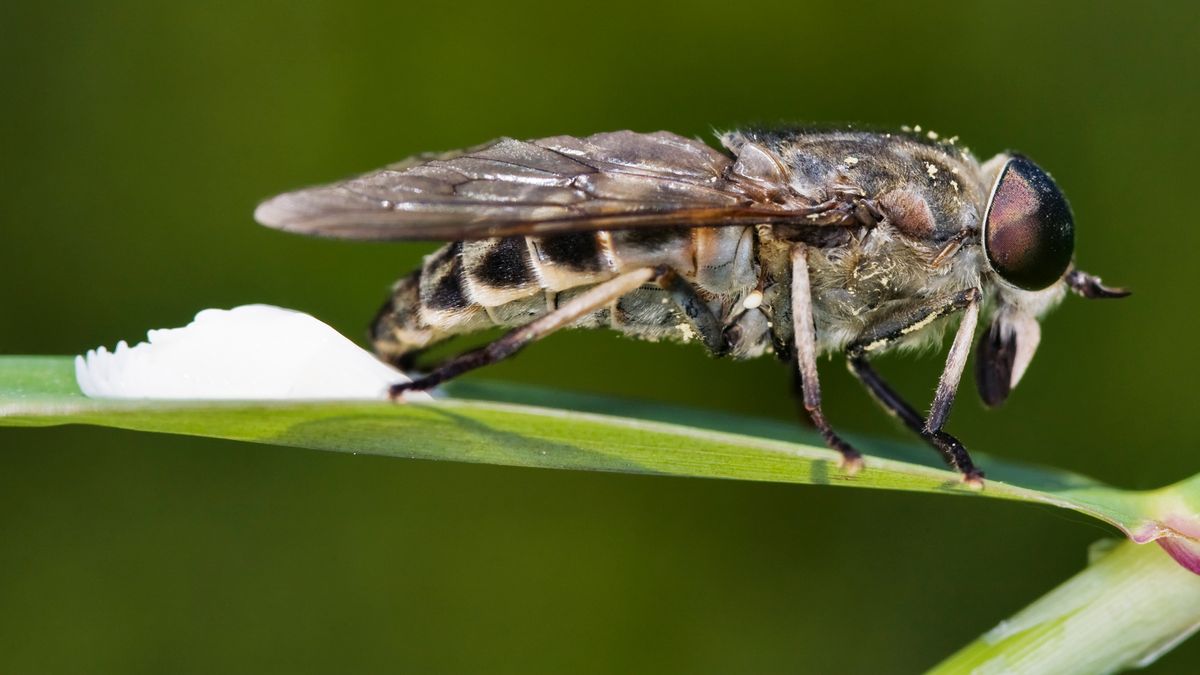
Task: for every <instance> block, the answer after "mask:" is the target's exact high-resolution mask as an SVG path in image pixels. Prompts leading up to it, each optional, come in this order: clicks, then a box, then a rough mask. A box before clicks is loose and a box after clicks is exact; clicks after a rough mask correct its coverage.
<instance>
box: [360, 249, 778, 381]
mask: <svg viewBox="0 0 1200 675" xmlns="http://www.w3.org/2000/svg"><path fill="white" fill-rule="evenodd" d="M659 265H665V266H668V267H670V268H672V269H674V270H675V271H676V272H677V273H678V274H680V275H681V276H683V277H684V278H685V279H688V280H690V281H692V282H693V283H696V284H697V286H698V287H700V288H701V290H702V291H703V292H706V293H708V294H711V295H713V296H714V297H719V296H723V295H726V294H728V293H732V292H734V290H735V288H740V289H744V288H746V287H748V286H751V285H753V284H754V283H755V278H754V276H755V274H754V264H753V230H752V228H699V229H687V228H643V229H635V230H626V231H618V232H605V231H600V232H571V233H564V234H554V235H544V236H528V237H523V236H513V237H503V238H498V239H482V240H476V241H465V242H455V243H452V244H447V245H446V246H444V247H442V248H441V249H439V250H438V251H436V252H434V253H433V254H431V255H429V256H427V257H426V258H425V261H424V263H423V264H422V266H421V269H420V270H418V271H417V272H414V273H413V274H412V275H410V276H409V277H406V278H404V279H402V280H400V281H399V282H397V284H396V285H395V286H394V287H393V290H392V297H391V298H390V300H389V301H388V302H387V303H386V304H385V305H384V307H383V308H382V309H381V310H380V313H379V315H378V316H377V317H376V320H375V324H374V325H373V328H372V336H373V338H374V340H375V348H376V351H377V352H379V353H380V355H382V356H385V357H389V358H397V357H401V356H403V355H404V354H406V353H409V352H412V351H414V350H417V349H421V348H423V347H426V346H429V345H431V344H433V343H435V342H438V341H440V340H442V339H445V338H447V337H450V336H453V335H458V334H462V333H469V332H474V331H478V330H483V329H487V328H492V327H496V326H501V327H514V326H521V325H524V324H526V323H529V322H530V321H533V320H534V319H536V318H537V317H539V316H542V315H543V314H545V313H547V312H549V311H552V310H554V309H555V308H556V307H558V306H559V305H560V304H561V303H563V302H566V301H567V300H569V299H570V298H571V297H573V296H574V295H576V294H578V293H581V292H583V291H584V290H586V289H587V288H589V287H591V286H594V285H595V284H598V283H601V282H603V281H605V280H607V279H610V278H612V277H614V276H616V275H617V274H619V273H621V272H624V271H628V270H632V269H636V268H640V267H654V266H659ZM683 323H685V322H683V321H682V319H681V317H680V316H679V315H678V310H676V309H675V308H674V306H673V305H672V304H671V303H670V302H669V300H668V298H667V296H666V294H665V293H664V292H663V291H661V290H659V289H657V288H650V287H646V288H642V289H639V290H637V291H634V292H633V293H630V294H628V295H626V296H624V297H622V298H621V299H620V300H619V301H618V302H616V303H614V304H613V305H612V306H610V307H604V308H599V309H598V310H597V311H596V312H593V313H592V314H590V315H588V316H585V317H583V318H582V319H580V320H579V321H577V322H576V324H575V325H576V326H579V327H600V326H611V327H613V328H616V329H618V330H621V331H622V332H625V333H628V334H630V335H633V336H635V337H644V338H648V339H660V338H662V337H672V338H675V339H683V340H686V339H690V338H691V337H692V336H691V335H689V334H688V331H687V329H685V328H681V324H683ZM672 331H675V332H672Z"/></svg>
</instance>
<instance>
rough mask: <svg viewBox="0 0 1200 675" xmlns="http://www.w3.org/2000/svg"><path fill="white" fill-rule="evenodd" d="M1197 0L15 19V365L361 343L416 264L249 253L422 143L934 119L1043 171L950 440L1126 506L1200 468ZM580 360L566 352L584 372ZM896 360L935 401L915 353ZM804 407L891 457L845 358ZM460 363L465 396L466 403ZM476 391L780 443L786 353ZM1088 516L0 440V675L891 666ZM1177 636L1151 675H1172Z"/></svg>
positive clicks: (677, 358)
mask: <svg viewBox="0 0 1200 675" xmlns="http://www.w3.org/2000/svg"><path fill="white" fill-rule="evenodd" d="M1198 66H1200V10H1197V8H1196V5H1195V4H1194V3H1185V2H1178V3H1168V2H1161V3H1145V4H1143V5H1142V6H1141V7H1139V8H1137V9H1134V8H1133V6H1132V5H1129V4H1123V3H1107V4H1102V3H1053V4H1051V3H1025V4H1020V5H1017V4H1012V3H963V2H941V3H921V4H918V5H914V4H910V3H881V4H878V5H875V4H874V3H849V2H842V3H823V4H814V3H808V2H780V3H775V4H769V3H761V2H754V1H752V0H744V1H742V2H738V3H722V2H709V3H694V4H683V3H680V4H663V5H661V6H660V5H656V4H654V3H648V2H626V1H624V0H610V1H609V2H604V3H601V2H590V3H556V4H554V5H553V6H551V5H543V4H541V3H525V2H485V3H465V2H454V3H400V2H383V1H371V0H339V1H336V2H335V1H333V0H327V1H323V2H322V1H310V2H305V1H299V2H298V1H295V0H293V1H290V2H283V1H278V2H199V3H155V2H145V3H139V2H131V1H128V0H115V1H111V2H106V3H99V2H92V3H87V2H76V3H18V2H9V3H4V6H3V7H0V74H2V80H0V81H2V82H3V106H0V170H2V172H3V173H2V175H0V178H2V180H0V233H2V235H3V236H2V237H0V302H2V307H3V310H2V311H3V314H2V317H3V318H2V319H0V353H10V354H11V353H17V354H20V353H52V354H71V353H76V352H79V351H81V350H84V349H86V348H89V347H92V346H95V345H99V344H106V345H110V346H111V345H112V344H113V343H115V342H116V341H117V340H119V339H136V338H139V337H141V336H142V335H143V333H144V331H145V330H146V329H147V328H152V327H162V326H177V325H182V324H184V323H186V322H187V321H188V320H189V319H190V318H191V316H192V315H193V314H194V313H195V312H196V311H197V310H199V309H201V308H204V307H229V306H233V305H238V304H244V303H249V302H267V303H274V304H279V305H284V306H288V307H295V308H298V309H303V310H305V311H308V312H311V313H313V314H315V315H317V316H319V317H322V318H323V319H325V320H327V321H329V322H330V323H332V324H333V325H335V326H336V327H338V328H339V329H341V330H342V331H343V332H345V333H347V334H349V335H352V336H356V337H359V336H362V335H363V330H364V328H365V325H366V323H367V321H368V320H369V318H370V317H371V315H372V313H373V312H374V310H375V309H376V307H377V306H378V304H379V302H380V301H381V300H382V298H383V297H384V293H385V289H386V288H387V286H388V284H389V283H390V282H391V281H392V280H393V279H394V278H396V277H398V276H399V275H400V274H402V273H405V272H407V271H408V270H409V269H410V268H412V267H413V266H414V265H416V264H417V262H418V261H419V259H420V257H421V255H422V254H423V253H425V252H428V251H429V250H431V249H432V245H387V244H369V243H349V242H332V241H318V240H309V239H304V238H300V237H294V236H289V235H286V234H282V233H278V232H273V231H268V230H266V229H263V228H260V227H257V226H256V225H255V224H254V223H253V221H252V220H251V212H252V210H253V207H254V205H255V203H256V202H257V200H259V199H260V198H262V197H265V196H268V195H271V194H273V193H276V192H279V191H282V190H285V189H290V188H294V187H298V186H301V185H305V184H309V183H314V182H324V181H329V180H332V179H336V178H339V177H342V176H345V175H348V174H352V173H355V172H359V171H363V170H366V169H370V168H373V167H376V166H378V165H382V164H384V163H387V162H390V161H394V160H397V159H399V158H402V157H404V156H406V155H408V154H411V153H414V152H418V151H425V150H438V149H449V148H455V147H461V146H465V145H471V144H475V143H478V142H481V141H484V140H486V139H489V138H492V137H495V136H499V135H510V136H516V137H537V136H546V135H552V134H560V133H571V134H587V133H591V132H595V131H602V130H612V129H622V128H632V129H635V130H641V131H650V130H655V129H660V128H663V129H670V130H673V131H676V132H679V133H682V134H685V135H700V136H704V137H706V138H709V137H710V131H711V129H713V128H714V127H716V128H728V127H731V126H734V125H737V124H741V123H749V122H772V121H777V120H787V121H801V122H842V121H857V122H863V123H868V124H872V125H881V126H885V127H894V126H899V125H900V124H905V123H908V124H912V123H919V124H922V125H924V126H925V127H926V128H933V129H937V130H938V131H940V132H942V133H944V134H958V135H960V136H961V137H962V138H963V139H964V140H965V141H966V142H967V143H968V144H969V145H970V146H971V147H972V148H973V149H974V150H975V151H976V152H977V153H978V154H980V155H982V156H989V155H991V154H993V153H995V152H997V151H1000V150H1003V149H1005V148H1010V147H1011V148H1016V149H1020V150H1022V151H1023V152H1025V153H1027V154H1029V155H1030V156H1032V157H1033V158H1035V159H1036V160H1037V161H1038V162H1039V163H1041V164H1042V165H1043V166H1045V167H1046V168H1048V169H1049V170H1050V171H1051V172H1052V173H1053V174H1054V175H1055V177H1056V178H1057V179H1058V181H1059V183H1060V185H1061V186H1062V187H1063V189H1064V190H1065V191H1066V193H1067V194H1068V196H1069V197H1070V198H1071V200H1072V204H1073V206H1074V209H1075V212H1076V216H1077V220H1078V228H1079V229H1078V241H1079V246H1078V260H1079V261H1080V263H1081V266H1083V267H1084V268H1085V269H1087V270H1089V271H1092V272H1095V273H1098V274H1102V275H1104V277H1105V279H1106V280H1107V281H1109V282H1112V283H1118V284H1128V285H1130V286H1132V287H1133V288H1134V289H1136V295H1135V296H1134V297H1133V298H1132V299H1131V300H1128V301H1124V302H1121V303H1086V302H1084V301H1082V300H1079V299H1068V301H1067V302H1066V303H1065V305H1064V306H1063V307H1062V308H1061V309H1060V310H1059V311H1058V312H1056V313H1055V314H1054V315H1053V316H1052V317H1051V318H1050V319H1049V320H1048V321H1047V322H1046V324H1045V328H1044V339H1043V342H1042V346H1041V349H1040V352H1039V354H1038V356H1037V358H1036V359H1035V361H1034V364H1033V367H1032V368H1031V369H1030V371H1029V373H1028V375H1027V376H1026V378H1025V380H1024V382H1023V383H1022V385H1021V387H1020V389H1019V390H1018V391H1017V392H1016V393H1015V395H1014V397H1013V398H1012V400H1011V401H1010V402H1009V404H1008V405H1007V406H1006V407H1005V408H1003V409H1001V410H998V411H991V412H985V411H984V410H983V409H982V407H981V405H980V404H979V403H978V402H977V399H976V397H975V396H974V392H973V384H972V383H967V388H965V389H964V391H965V392H967V393H966V394H965V395H964V396H963V397H962V399H961V403H960V405H959V407H958V408H957V409H956V411H955V415H954V418H953V420H952V423H951V429H952V430H953V431H955V432H956V433H957V434H958V435H959V436H960V437H961V438H963V439H965V440H966V441H967V444H968V446H969V447H971V448H974V449H977V450H980V451H985V452H989V453H994V454H996V455H1003V456H1005V457H1008V458H1012V459H1021V460H1030V461H1038V462H1046V463H1050V464H1054V465H1056V466H1061V467H1065V468H1069V469H1073V470H1076V471H1079V472H1082V473H1086V474H1090V475H1093V476H1096V477H1098V478H1101V479H1104V480H1107V481H1110V482H1113V483H1116V484H1118V485H1122V486H1127V487H1141V488H1148V487H1154V486H1159V485H1162V484H1165V483H1168V482H1171V481H1174V480H1177V479H1180V478H1183V477H1185V476H1187V475H1190V474H1192V473H1194V472H1195V471H1196V470H1197V469H1198V468H1200V466H1198V465H1200V462H1198V461H1197V455H1196V442H1195V440H1194V433H1193V432H1189V431H1188V428H1189V427H1188V426H1187V424H1188V423H1190V420H1191V419H1193V418H1192V416H1191V414H1192V413H1193V412H1194V410H1195V408H1194V404H1192V403H1188V401H1191V400H1193V399H1192V398H1191V397H1192V395H1193V391H1192V386H1193V382H1194V381H1195V379H1196V377H1197V369H1196V366H1195V360H1194V356H1193V355H1192V354H1191V353H1190V352H1186V353H1183V354H1179V353H1178V352H1179V351H1180V350H1179V345H1180V344H1183V343H1185V342H1186V341H1187V340H1188V336H1189V334H1191V333H1192V332H1194V331H1195V330H1196V328H1197V319H1196V314H1195V309H1194V292H1195V288H1196V284H1195V281H1194V280H1193V278H1192V276H1191V272H1189V271H1187V270H1189V269H1191V268H1192V264H1193V260H1192V258H1191V256H1192V254H1193V252H1194V251H1195V250H1196V249H1197V246H1200V228H1197V227H1196V226H1195V224H1193V223H1192V222H1191V221H1190V216H1191V213H1190V212H1191V211H1192V210H1194V209H1193V208H1192V205H1191V199H1192V196H1193V195H1194V194H1195V191H1196V185H1197V184H1198V183H1200V164H1197V163H1196V161H1195V158H1196V157H1197V155H1198V154H1200V152H1198V151H1200V147H1197V141H1196V138H1197V133H1196V129H1195V118H1196V106H1197V105H1198V104H1200V85H1198V79H1197V72H1198V70H1197V68H1198ZM580 354H586V355H587V357H586V358H580ZM881 366H882V368H883V369H884V370H885V371H886V372H887V373H888V374H890V375H892V376H893V378H894V380H895V381H896V382H897V383H898V385H899V386H900V388H901V389H902V390H904V391H906V392H909V393H910V394H911V395H912V397H913V398H914V399H916V400H917V401H919V402H924V401H925V400H927V398H928V396H929V395H930V393H931V392H932V387H933V384H934V382H935V379H936V375H937V372H938V370H939V367H940V357H931V356H927V357H924V358H912V357H906V358H888V359H886V361H885V362H884V363H882V364H881ZM823 368H824V370H825V380H824V382H825V387H826V399H827V401H828V413H829V414H830V416H831V417H832V418H833V419H834V421H835V422H836V423H838V424H839V425H840V426H841V427H842V428H844V429H847V430H852V431H853V432H856V433H864V434H875V435H879V436H886V437H891V438H895V439H897V440H898V441H900V442H905V443H911V442H912V441H911V439H910V438H909V437H908V436H907V435H905V434H904V433H902V432H901V431H900V430H898V429H897V428H896V427H895V426H894V425H893V423H892V421H891V420H890V419H888V418H887V417H885V416H884V415H883V414H882V413H880V412H878V411H877V410H876V409H875V408H874V406H873V405H872V403H871V402H870V401H869V399H868V398H867V397H866V395H865V394H863V393H862V392H861V391H860V390H859V388H858V387H857V385H856V384H855V383H854V382H853V381H852V380H851V378H850V377H849V375H848V374H847V373H846V372H845V369H844V368H842V367H841V365H840V364H839V363H837V362H833V361H831V362H828V363H827V364H826V365H825V366H823ZM473 377H474V376H473ZM478 377H484V378H492V379H503V380H509V381H516V382H524V383H533V384H538V385H544V386H548V387H556V388H561V389H569V390H576V391H586V392H597V393H607V394H616V395H622V396H631V397H641V398H647V399H655V400H662V401H671V402H677V403H683V404H689V405H693V406H701V407H707V408H712V409H720V410H724V411H734V412H743V413H747V414H754V415H763V416H772V417H779V418H790V417H791V416H792V414H793V408H792V403H791V401H790V400H789V398H788V396H787V387H788V382H789V377H788V374H787V372H786V370H785V369H784V368H783V367H782V366H780V365H779V364H777V363H775V362H773V361H770V360H762V361H758V362H752V363H729V362H718V361H713V360H710V359H707V358H706V357H704V356H703V355H702V354H701V353H700V351H699V349H698V348H687V347H681V346H671V345H649V344H639V343H635V342H632V341H629V340H624V339H621V338H618V337H615V336H614V335H611V334H606V333H594V334H588V333H582V332H580V333H574V334H564V335H559V336H555V337H554V338H553V339H550V340H548V341H546V342H545V343H543V344H541V345H538V346H536V347H534V348H531V349H529V350H528V351H527V352H526V353H524V354H523V355H522V356H521V357H520V358H518V359H516V360H513V361H511V362H509V363H505V364H502V365H500V366H497V367H495V368H492V369H490V370H489V371H487V372H486V373H480V374H479V375H478ZM1109 534H1110V532H1108V531H1107V530H1106V529H1105V528H1102V527H1099V526H1097V525H1095V524H1093V523H1090V522H1086V521H1084V520H1083V519H1082V518H1080V517H1076V516H1073V515H1070V514H1064V513H1062V512H1057V511H1051V510H1047V509H1039V508H1031V507H1028V506H1022V505H1016V504H1010V503H1003V502H996V501H992V500H973V499H949V498H945V497H936V496H925V495H909V494H894V493H883V492H865V491H852V490H835V489H828V488H812V487H792V486H776V485H757V484H743V483H733V482H716V481H704V480H686V479H671V478H655V477H639V476H625V475H601V474H581V473H567V472H550V471H536V470H525V469H511V468H500V467H490V466H469V465H457V464H443V463H426V462H417V461H398V460H389V459H381V458H373V457H360V456H349V455H339V454H322V453H319V452H309V451H299V450H289V449H281V448H273V447H258V446H253V445H239V444H234V443H226V442H220V441H214V440H201V439H189V438H177V437H167V436H153V435H141V434H134V433H125V432H120V431H113V430H101V429H91V428H62V429H48V430H13V429H2V430H0V672H5V673H60V672H61V673H76V672H97V673H99V672H114V673H164V672H170V673H192V672H195V673H202V672H203V673H210V672H247V673H250V672H254V673H261V672H287V673H308V672H313V673H319V672H323V673H327V672H422V673H437V672H447V673H453V672H513V673H534V672H578V673H589V672H654V673H669V672H690V673H696V672H739V673H770V672H797V671H807V672H911V671H915V670H919V669H921V668H923V667H927V666H929V665H931V664H933V663H935V662H936V661H938V660H939V659H940V658H942V657H944V656H945V655H947V654H949V653H950V652H951V651H953V650H954V649H956V648H957V647H959V646H961V645H963V644H965V643H966V642H967V641H969V640H971V639H973V638H974V637H976V636H978V635H979V634H980V633H981V632H983V631H985V630H987V629H988V628H990V627H991V626H992V625H994V624H995V623H996V622H997V621H999V620H1000V619H1002V618H1004V617H1005V616H1007V615H1009V614H1011V613H1013V612H1014V611H1016V610H1018V609H1019V608H1021V607H1022V606H1024V605H1025V604H1027V603H1028V602H1029V601H1031V600H1033V599H1034V598H1036V597H1037V596H1039V595H1040V594H1042V593H1043V592H1044V591H1046V590H1048V589H1049V588H1051V587H1052V586H1054V585H1055V584H1057V583H1058V582H1059V581H1061V580H1063V579H1065V578H1066V577H1068V576H1069V575H1071V574H1072V573H1074V572H1075V571H1077V570H1078V569H1079V568H1080V567H1081V566H1082V565H1083V564H1084V561H1085V557H1086V548H1087V546H1088V544H1089V543H1091V542H1092V541H1094V540H1096V539H1098V538H1101V537H1105V536H1108V535H1109ZM1198 668H1200V640H1193V641H1192V642H1190V643H1187V644H1185V645H1184V646H1183V647H1181V648H1179V649H1177V650H1176V651H1175V652H1173V653H1171V654H1170V655H1168V656H1166V657H1165V658H1163V659H1162V660H1161V661H1160V662H1159V663H1158V664H1157V665H1155V666H1154V668H1153V670H1154V671H1155V672H1159V673H1168V672H1181V673H1182V672H1192V673H1194V672H1196V671H1197V669H1198Z"/></svg>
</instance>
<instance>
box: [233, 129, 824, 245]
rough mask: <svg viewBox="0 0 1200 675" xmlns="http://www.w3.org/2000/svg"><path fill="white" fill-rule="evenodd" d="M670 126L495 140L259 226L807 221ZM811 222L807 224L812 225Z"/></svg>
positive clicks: (337, 231) (303, 198)
mask: <svg viewBox="0 0 1200 675" xmlns="http://www.w3.org/2000/svg"><path fill="white" fill-rule="evenodd" d="M732 164H733V160H732V159H731V158H730V157H728V156H726V155H724V154H722V153H720V152H718V151H717V150H714V149H712V148H710V147H708V146H707V145H705V144H703V143H701V142H699V141H694V140H689V139H686V138H683V137H681V136H677V135H675V134H671V133H667V132H661V131H660V132H656V133H651V134H639V133H634V132H632V131H618V132H613V133H604V134H597V135H594V136H588V137H586V138H576V137H572V136H556V137H552V138H543V139H541V140H536V141H529V142H526V141H517V140H513V139H511V138H502V139H499V140H496V141H493V142H491V143H487V144H485V145H481V146H479V147H476V148H472V149H469V150H465V151H462V152H457V153H451V154H447V155H421V156H418V157H414V158H411V159H408V160H405V161H403V162H400V163H398V164H393V165H390V166H388V167H385V168H383V169H380V170H378V171H375V172H373V173H368V174H365V175H362V176H359V177H357V178H352V179H349V180H345V181H342V182H339V183H333V184H330V185H325V186H319V187H312V188H308V189H304V190H298V191H296V192H289V193H286V194H282V195H279V196H278V197H274V198H272V199H269V200H267V201H265V202H263V203H262V204H260V205H259V207H258V210H257V211H255V214H254V217H255V218H256V219H257V220H258V221H259V222H260V223H262V224H263V225H267V226H268V227H274V228H278V229H281V230H287V231H290V232H298V233H301V234H310V235H318V236H327V237H341V238H349V239H444V240H459V239H481V238H487V237H498V236H507V235H512V234H547V233H556V232H567V231H580V230H602V229H628V228H634V227H642V226H680V227H702V226H722V225H737V224H757V223H764V222H797V223H803V222H804V221H803V217H804V215H805V214H807V213H810V212H811V211H809V210H806V209H804V208H799V209H798V208H797V206H798V205H797V204H795V203H792V204H790V205H789V204H786V203H776V201H773V200H772V199H771V196H772V194H774V193H776V192H780V191H782V186H778V187H779V189H778V190H777V189H773V188H772V186H764V185H763V183H762V182H761V181H755V180H747V179H745V178H743V177H741V176H739V174H737V172H736V171H731V168H732ZM809 222H811V221H809Z"/></svg>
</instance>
